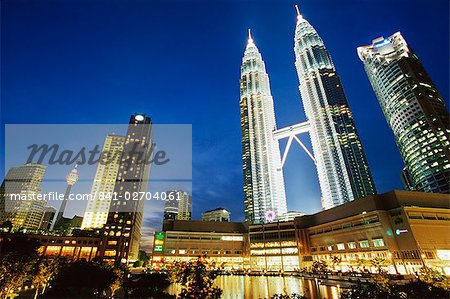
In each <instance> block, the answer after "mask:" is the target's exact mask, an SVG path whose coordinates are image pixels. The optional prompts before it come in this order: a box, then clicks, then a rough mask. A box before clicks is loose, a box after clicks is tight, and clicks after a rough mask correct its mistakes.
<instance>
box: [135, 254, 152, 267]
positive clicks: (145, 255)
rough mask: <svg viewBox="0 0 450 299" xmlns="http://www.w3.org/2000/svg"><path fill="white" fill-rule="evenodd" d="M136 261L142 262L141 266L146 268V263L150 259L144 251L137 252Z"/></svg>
mask: <svg viewBox="0 0 450 299" xmlns="http://www.w3.org/2000/svg"><path fill="white" fill-rule="evenodd" d="M138 260H140V261H142V262H143V266H144V267H146V266H147V265H148V261H149V260H150V257H149V256H148V254H147V253H146V252H145V251H143V250H139V254H138Z"/></svg>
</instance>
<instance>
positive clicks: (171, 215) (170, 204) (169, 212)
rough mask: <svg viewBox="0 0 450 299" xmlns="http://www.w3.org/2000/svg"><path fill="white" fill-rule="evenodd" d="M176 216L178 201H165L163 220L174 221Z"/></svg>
mask: <svg viewBox="0 0 450 299" xmlns="http://www.w3.org/2000/svg"><path fill="white" fill-rule="evenodd" d="M177 215H178V201H177V200H167V201H166V202H165V203H164V220H175V219H176V217H177Z"/></svg>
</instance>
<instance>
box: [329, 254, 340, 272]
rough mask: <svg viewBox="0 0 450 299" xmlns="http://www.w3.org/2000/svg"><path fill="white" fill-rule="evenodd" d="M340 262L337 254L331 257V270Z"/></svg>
mask: <svg viewBox="0 0 450 299" xmlns="http://www.w3.org/2000/svg"><path fill="white" fill-rule="evenodd" d="M341 262H342V259H341V258H340V257H338V256H332V257H331V263H332V264H333V270H336V266H339V265H340V264H341Z"/></svg>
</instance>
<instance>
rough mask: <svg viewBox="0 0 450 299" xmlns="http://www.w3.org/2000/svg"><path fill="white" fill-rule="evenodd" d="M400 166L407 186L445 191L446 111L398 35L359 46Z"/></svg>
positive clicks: (449, 185) (448, 167)
mask: <svg viewBox="0 0 450 299" xmlns="http://www.w3.org/2000/svg"><path fill="white" fill-rule="evenodd" d="M358 56H359V58H360V59H361V61H363V63H364V68H365V70H366V73H367V76H368V77H369V80H370V83H371V84H372V87H373V89H374V91H375V94H376V96H377V98H378V101H379V103H380V106H381V109H382V110H383V113H384V115H385V117H386V120H387V122H388V124H389V126H390V127H391V129H392V131H393V132H394V136H395V141H396V142H397V146H398V148H399V150H400V153H401V155H402V158H403V161H404V163H405V165H406V166H405V169H404V173H406V174H408V185H409V188H411V189H415V190H417V191H425V192H433V193H449V192H450V175H449V172H450V163H449V156H450V146H449V141H450V139H449V132H450V129H449V113H448V111H447V108H446V107H445V102H444V100H443V98H442V95H441V94H440V93H439V91H438V90H437V88H436V86H435V85H434V84H433V82H432V81H431V79H430V77H429V76H428V74H427V72H426V71H425V69H424V67H423V66H422V64H421V63H420V61H419V58H418V57H417V56H416V54H415V53H414V51H413V50H412V49H411V48H410V47H409V46H408V44H407V43H406V41H405V39H404V38H403V36H402V35H401V34H400V32H397V33H395V34H393V35H391V36H390V37H388V38H386V39H385V38H383V37H380V38H378V39H375V40H374V41H373V42H372V44H371V45H368V46H363V47H359V48H358Z"/></svg>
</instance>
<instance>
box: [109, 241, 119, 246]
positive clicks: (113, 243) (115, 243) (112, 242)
mask: <svg viewBox="0 0 450 299" xmlns="http://www.w3.org/2000/svg"><path fill="white" fill-rule="evenodd" d="M108 245H117V241H115V240H113V241H108Z"/></svg>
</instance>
